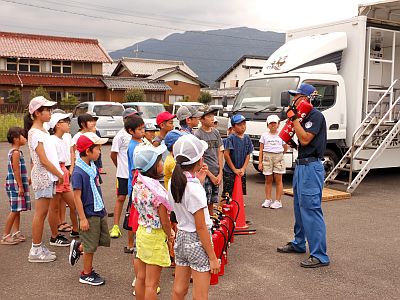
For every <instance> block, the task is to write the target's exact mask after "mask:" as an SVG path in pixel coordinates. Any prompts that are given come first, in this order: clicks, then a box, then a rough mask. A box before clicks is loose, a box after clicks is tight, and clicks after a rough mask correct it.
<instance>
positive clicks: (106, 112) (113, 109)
mask: <svg viewBox="0 0 400 300" xmlns="http://www.w3.org/2000/svg"><path fill="white" fill-rule="evenodd" d="M123 111H124V107H123V106H122V105H112V104H106V105H96V106H94V107H93V112H94V113H96V116H107V117H110V116H112V117H114V116H122V112H123Z"/></svg>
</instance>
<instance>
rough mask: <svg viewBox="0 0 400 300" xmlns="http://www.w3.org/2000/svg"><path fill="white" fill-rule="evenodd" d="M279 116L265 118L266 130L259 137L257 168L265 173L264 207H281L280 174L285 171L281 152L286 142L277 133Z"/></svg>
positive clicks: (281, 185) (285, 149)
mask: <svg viewBox="0 0 400 300" xmlns="http://www.w3.org/2000/svg"><path fill="white" fill-rule="evenodd" d="M279 121H280V119H279V117H278V116H277V115H270V116H268V118H267V127H268V129H269V131H268V132H265V133H263V135H262V136H261V138H260V158H259V163H258V169H259V170H260V171H262V172H263V174H264V175H265V201H264V203H263V204H262V207H264V208H267V207H269V208H274V209H278V208H281V207H282V202H281V197H282V193H283V183H282V175H283V174H285V173H286V166H285V160H284V159H283V154H284V153H285V152H286V151H287V145H286V143H285V142H284V141H283V140H282V139H281V138H280V137H279V135H278V127H279ZM274 179H275V185H276V195H275V197H276V200H275V201H272V196H271V192H272V182H273V180H274Z"/></svg>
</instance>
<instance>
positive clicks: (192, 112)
mask: <svg viewBox="0 0 400 300" xmlns="http://www.w3.org/2000/svg"><path fill="white" fill-rule="evenodd" d="M202 115H203V113H202V112H201V111H199V110H198V109H197V108H196V107H194V106H192V105H185V106H181V107H179V109H178V111H177V112H176V118H177V119H178V120H179V121H183V120H185V119H186V118H200V117H201V116H202Z"/></svg>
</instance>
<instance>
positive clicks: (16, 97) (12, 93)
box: [7, 88, 22, 103]
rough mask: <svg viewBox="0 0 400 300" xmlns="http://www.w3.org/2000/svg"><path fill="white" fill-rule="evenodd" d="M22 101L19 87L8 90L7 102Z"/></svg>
mask: <svg viewBox="0 0 400 300" xmlns="http://www.w3.org/2000/svg"><path fill="white" fill-rule="evenodd" d="M21 101H22V93H21V90H20V89H19V88H15V89H12V90H9V91H8V98H7V103H20V102H21Z"/></svg>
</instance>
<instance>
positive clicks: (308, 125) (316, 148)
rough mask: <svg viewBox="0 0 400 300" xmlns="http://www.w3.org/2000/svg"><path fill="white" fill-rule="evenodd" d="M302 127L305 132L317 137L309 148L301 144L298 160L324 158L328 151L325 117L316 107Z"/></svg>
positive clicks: (305, 119)
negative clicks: (326, 150)
mask: <svg viewBox="0 0 400 300" xmlns="http://www.w3.org/2000/svg"><path fill="white" fill-rule="evenodd" d="M301 126H302V127H303V128H304V130H305V131H307V132H311V133H313V134H314V135H315V137H314V138H313V139H312V141H311V142H310V143H309V144H308V145H307V146H302V145H301V144H300V143H299V148H298V151H299V155H298V158H306V157H318V158H323V157H324V153H325V149H326V138H327V137H326V122H325V117H324V115H323V114H322V113H321V112H320V111H319V110H318V109H316V108H315V107H314V108H313V109H312V110H311V112H310V113H309V114H308V115H307V116H306V117H305V118H304V120H303V122H302V123H301Z"/></svg>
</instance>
